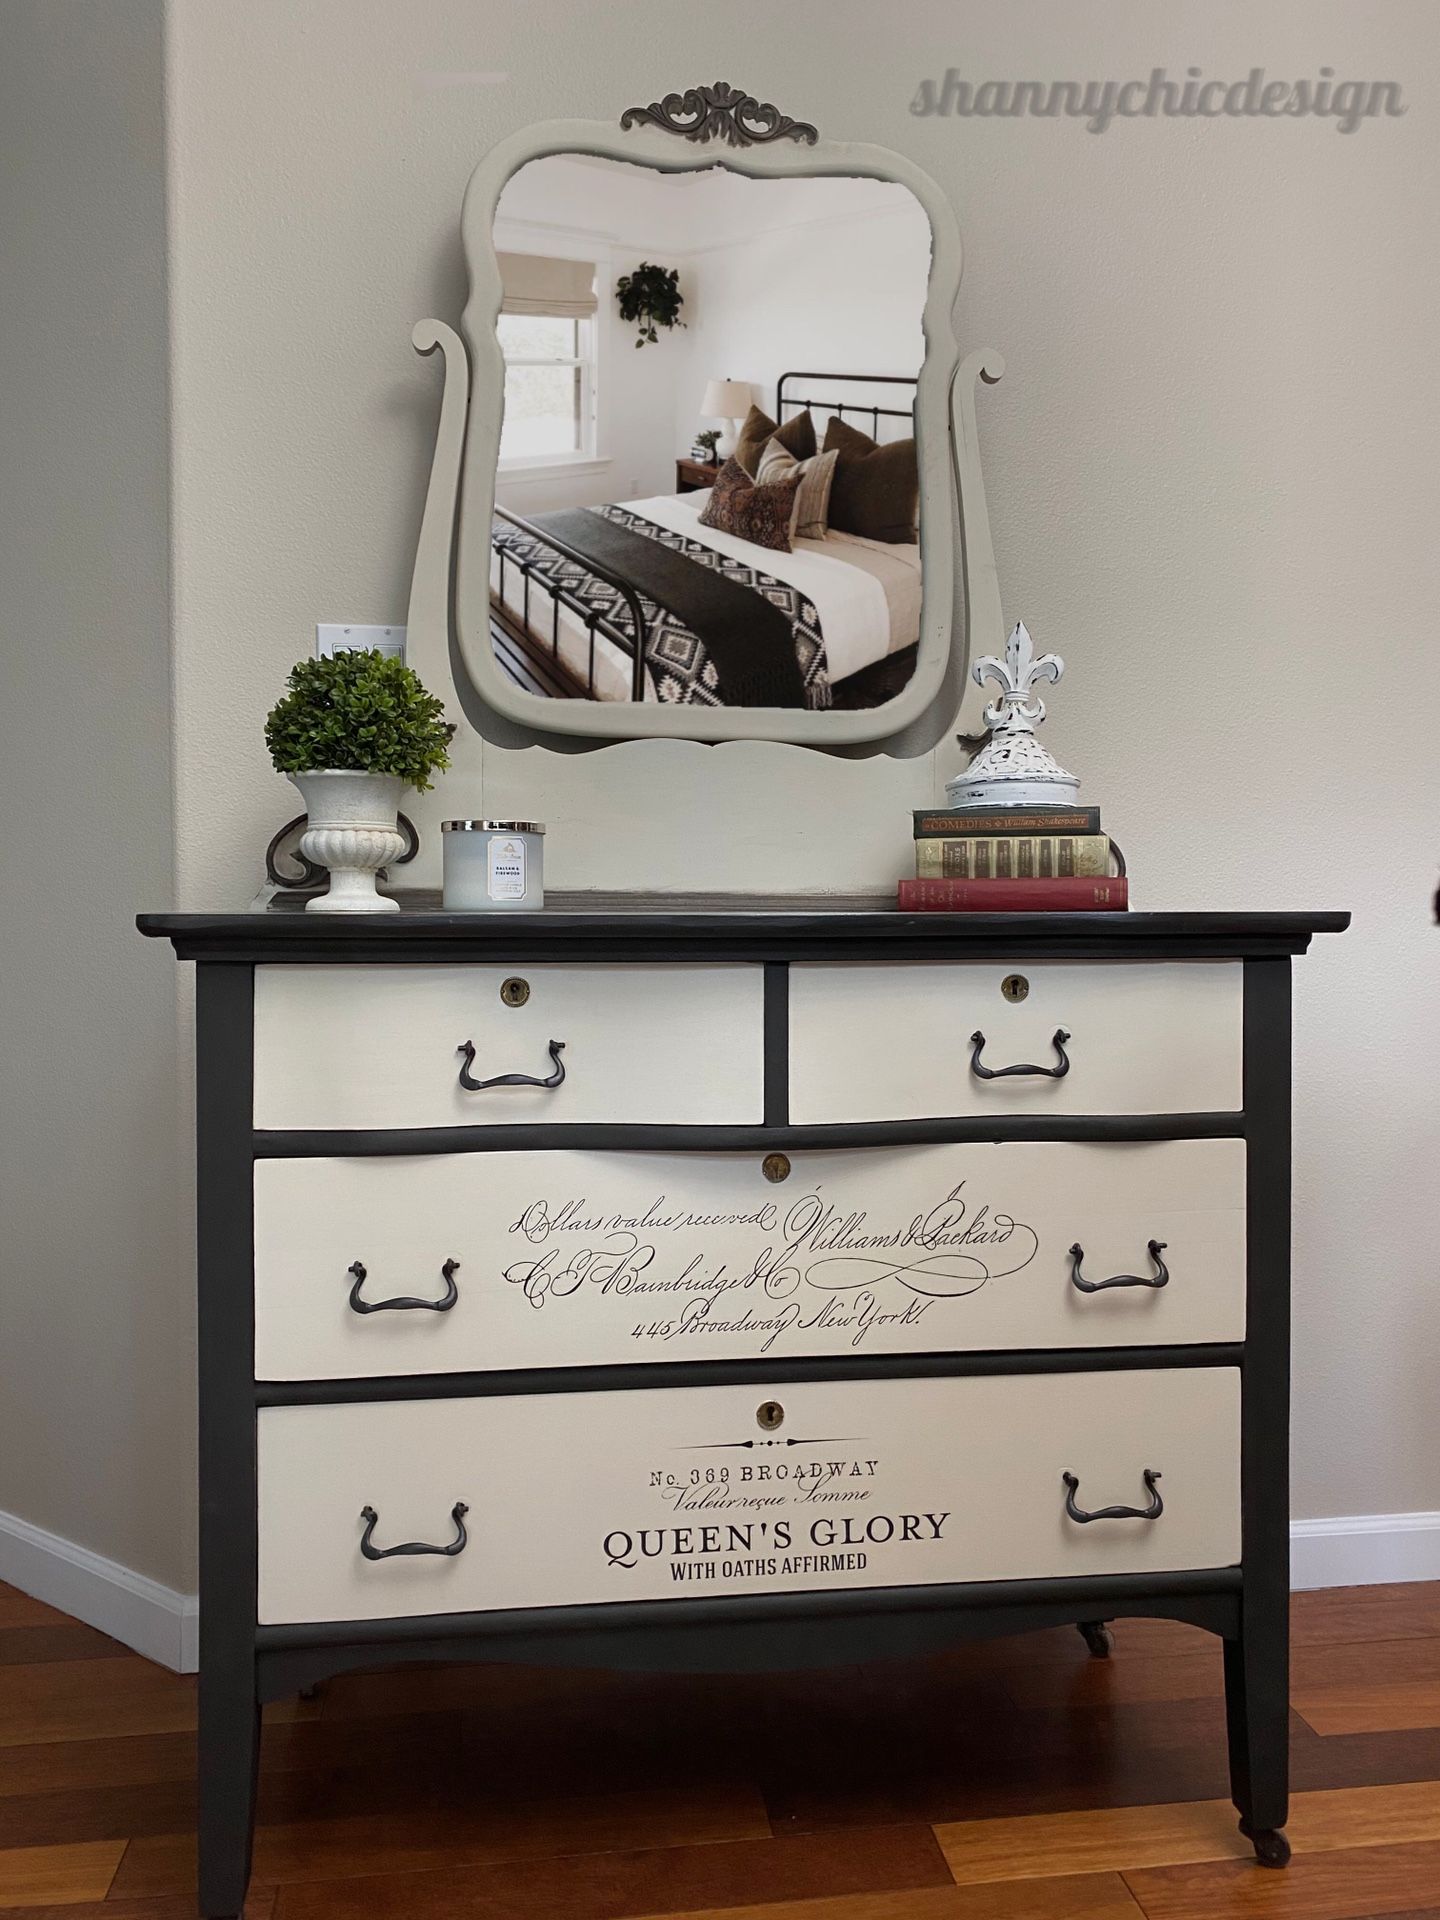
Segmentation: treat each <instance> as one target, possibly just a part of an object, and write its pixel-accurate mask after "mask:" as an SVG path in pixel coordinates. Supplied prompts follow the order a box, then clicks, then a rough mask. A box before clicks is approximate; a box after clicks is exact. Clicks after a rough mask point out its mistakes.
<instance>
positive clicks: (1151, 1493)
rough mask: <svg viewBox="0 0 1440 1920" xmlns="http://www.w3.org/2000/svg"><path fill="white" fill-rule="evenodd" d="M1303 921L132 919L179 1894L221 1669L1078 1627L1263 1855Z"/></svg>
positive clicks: (1273, 1838)
mask: <svg viewBox="0 0 1440 1920" xmlns="http://www.w3.org/2000/svg"><path fill="white" fill-rule="evenodd" d="M1346 918H1347V916H1345V915H1343V914H1334V913H1332V914H1293V913H1264V914H1229V913H1213V914H1205V913H1197V914H1168V913H1166V914H1145V913H1135V914H1109V915H1104V914H1098V915H1081V914H1074V915H1063V916H1062V915H1035V914H1030V915H1004V916H1000V915H986V916H963V915H962V916H957V917H953V918H951V917H947V916H943V915H930V916H915V917H911V916H904V915H900V914H898V913H893V912H890V913H884V912H873V911H871V912H857V911H844V910H837V911H833V912H825V911H795V912H791V911H735V912H726V913H714V912H677V911H666V910H662V909H661V908H660V907H658V906H657V905H655V904H654V903H652V904H651V906H650V907H648V908H647V907H646V906H645V904H644V903H643V902H639V901H636V902H635V903H633V908H632V910H631V911H628V912H627V911H606V912H596V911H588V912H570V911H563V910H562V911H548V912H545V913H542V914H523V915H511V916H506V917H499V916H493V915H491V916H486V915H457V914H445V913H442V912H438V911H437V912H419V911H406V912H402V913H399V914H396V915H393V916H389V917H386V916H372V917H369V918H357V919H350V920H345V919H340V918H338V917H337V918H318V917H317V916H315V915H306V914H303V913H294V912H276V911H271V912H268V913H255V914H233V915H214V916H209V915H155V916H147V917H145V918H144V919H142V921H141V926H142V929H143V930H144V931H145V932H146V933H149V934H154V935H162V936H166V937H168V938H170V939H171V940H172V941H173V942H174V945H175V948H176V951H177V952H178V954H179V956H180V958H181V959H182V960H187V961H194V962H195V963H196V964H197V973H198V1012H197V1020H198V1061H197V1072H198V1140H199V1240H200V1270H199V1287H200V1367H201V1400H200V1409H201V1615H200V1631H201V1647H202V1654H201V1662H202V1663H201V1676H200V1689H201V1695H200V1697H201V1796H202V1808H201V1898H202V1905H203V1910H204V1912H205V1914H206V1915H207V1916H212V1917H218V1916H222V1915H234V1914H238V1913H239V1912H240V1909H241V1907H242V1904H243V1900H244V1893H245V1886H246V1880H247V1875H248V1871H249V1851H250V1835H251V1828H252V1821H253V1791H254V1778H255V1765H256V1747H257V1735H258V1712H259V1705H260V1703H261V1702H262V1701H264V1700H267V1699H271V1698H274V1697H276V1696H277V1695H282V1694H284V1693H286V1692H290V1691H294V1690H296V1689H298V1688H302V1687H305V1686H307V1685H309V1684H312V1683H314V1682H315V1681H317V1680H319V1679H321V1678H323V1677H324V1676H326V1675H329V1674H334V1673H337V1672H340V1671H344V1670H348V1669H354V1668H359V1667H371V1666H380V1665H384V1664H388V1663H392V1662H397V1661H406V1660H427V1661H433V1660H437V1659H440V1660H450V1659H454V1660H470V1659H484V1660H500V1661H526V1662H554V1663H558V1664H570V1665H581V1664H583V1665H606V1664H611V1665H635V1664H640V1665H644V1666H648V1667H654V1668H676V1669H692V1670H700V1669H712V1670H724V1669H727V1668H740V1667H744V1668H756V1667H761V1668H763V1667H773V1668H784V1667H787V1666H797V1665H810V1664H815V1663H822V1662H838V1661H855V1660H866V1659H879V1658H883V1657H894V1656H899V1655H919V1654H923V1653H926V1652H929V1651H931V1650H936V1649H940V1648H943V1647H944V1646H945V1645H946V1644H947V1643H950V1642H953V1641H955V1640H956V1639H959V1638H962V1637H966V1636H985V1635H993V1634H998V1633H1010V1632H1014V1631H1016V1630H1017V1629H1021V1628H1028V1627H1040V1626H1050V1625H1055V1624H1057V1623H1065V1622H1074V1623H1076V1624H1077V1625H1079V1626H1081V1628H1082V1631H1084V1632H1085V1634H1086V1637H1087V1639H1088V1640H1089V1641H1090V1643H1091V1645H1092V1648H1093V1649H1094V1650H1095V1651H1096V1652H1097V1653H1103V1652H1104V1651H1105V1650H1106V1648H1107V1636H1106V1635H1105V1632H1104V1625H1103V1623H1104V1622H1105V1621H1107V1620H1108V1619H1110V1618H1112V1617H1113V1616H1115V1615H1118V1614H1154V1615H1164V1616H1167V1617H1170V1618H1173V1619H1180V1620H1186V1621H1190V1622H1193V1623H1194V1624H1196V1625H1198V1626H1200V1627H1203V1628H1206V1629H1208V1630H1210V1631H1212V1632H1214V1633H1216V1634H1218V1635H1220V1636H1222V1637H1223V1640H1224V1644H1225V1684H1226V1694H1227V1702H1228V1710H1229V1721H1230V1764H1231V1770H1232V1779H1233V1794H1234V1800H1235V1804H1236V1806H1237V1808H1238V1810H1239V1813H1240V1817H1241V1823H1242V1827H1243V1830H1244V1831H1245V1832H1246V1833H1247V1834H1248V1835H1249V1836H1250V1838H1251V1839H1252V1841H1253V1843H1254V1846H1255V1850H1256V1853H1257V1856H1258V1857H1259V1858H1260V1859H1261V1860H1262V1861H1264V1862H1265V1863H1267V1864H1272V1865H1273V1864H1279V1863H1281V1862H1283V1860H1284V1859H1285V1857H1286V1855H1287V1851H1288V1850H1287V1848H1286V1845H1285V1841H1284V1837H1283V1834H1282V1833H1281V1831H1280V1829H1281V1828H1282V1827H1283V1825H1284V1821H1285V1813H1286V1713H1287V1704H1286V1700H1287V1657H1286V1595H1287V1584H1288V1583H1287V1560H1288V1549H1287V1483H1286V1475H1287V1461H1286V1448H1287V1397H1288V1365H1289V1362H1288V1312H1289V1309H1288V1278H1289V1277H1288V1251H1289V1235H1290V1225H1289V1214H1290V1197H1289V1196H1290V1184H1289V1178H1290V1176H1289V1165H1288V1158H1289V1138H1290V1119H1289V1100H1290V1095H1289V1075H1290V1062H1289V1031H1290V1017H1289V1016H1290V991H1291V986H1290V968H1291V960H1292V957H1293V956H1295V955H1298V954H1301V953H1303V952H1304V951H1305V949H1306V947H1307V945H1308V943H1309V940H1310V937H1311V935H1312V934H1314V933H1316V932H1321V931H1339V930H1340V929H1341V928H1342V927H1343V926H1344V925H1345V924H1346Z"/></svg>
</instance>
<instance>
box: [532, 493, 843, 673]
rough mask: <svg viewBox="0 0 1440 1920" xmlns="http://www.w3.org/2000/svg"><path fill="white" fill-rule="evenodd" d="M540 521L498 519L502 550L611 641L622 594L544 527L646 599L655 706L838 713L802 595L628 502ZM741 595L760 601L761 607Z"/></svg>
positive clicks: (621, 612) (626, 625)
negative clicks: (524, 523)
mask: <svg viewBox="0 0 1440 1920" xmlns="http://www.w3.org/2000/svg"><path fill="white" fill-rule="evenodd" d="M594 522H598V523H600V524H598V525H596V524H591V523H594ZM531 524H532V525H533V526H534V527H535V528H536V529H537V530H538V533H532V532H530V531H529V530H528V529H526V528H522V527H517V526H513V525H512V524H511V523H510V522H509V521H507V520H501V519H497V520H496V521H495V524H494V542H495V546H496V547H497V548H503V549H504V550H505V551H506V552H507V553H508V554H510V555H511V556H512V557H513V558H514V559H515V560H516V561H524V562H525V563H526V564H527V565H528V566H529V568H530V569H531V573H532V576H533V577H535V578H538V579H540V580H542V581H545V582H546V583H553V584H555V585H556V586H563V587H564V588H565V589H566V591H567V592H568V593H570V594H571V595H573V596H574V598H575V599H576V600H578V601H579V602H580V603H581V604H582V605H583V606H584V607H585V609H586V610H587V611H588V612H593V613H596V614H598V615H599V617H600V618H601V619H602V620H604V621H605V622H606V624H607V627H608V629H609V631H610V632H611V633H612V634H616V633H618V634H623V635H625V636H626V637H627V638H628V636H629V633H630V627H631V621H630V614H629V610H628V608H627V606H626V604H625V601H624V598H623V596H622V595H621V594H620V592H619V591H618V590H617V589H616V588H615V587H613V586H612V585H611V584H610V583H609V582H608V581H605V580H601V579H599V578H597V577H596V576H595V575H594V574H592V573H590V572H588V571H587V569H586V568H585V567H584V566H583V565H582V564H581V563H580V562H579V561H576V560H572V559H571V558H570V557H569V556H568V555H565V554H561V553H557V552H556V551H555V549H554V548H553V547H549V546H547V545H546V544H545V540H544V538H543V535H544V533H545V531H546V529H547V528H548V529H549V531H550V532H552V533H553V534H554V535H555V536H556V537H558V538H560V539H563V540H565V541H566V542H567V544H569V545H570V546H573V547H576V548H577V549H578V550H580V551H582V552H585V553H587V554H589V555H591V556H592V557H593V558H594V559H596V560H597V561H600V562H602V563H604V564H606V565H608V566H609V567H610V569H611V571H612V572H616V573H620V574H621V575H622V576H623V577H624V578H625V579H627V580H628V581H629V582H630V583H631V585H632V586H633V587H634V588H635V589H636V591H637V592H638V593H639V595H640V603H641V606H642V608H643V609H644V612H645V617H646V622H647V625H648V630H649V641H648V645H647V648H646V655H645V657H646V662H647V665H648V666H649V669H650V674H651V678H652V680H653V682H654V685H655V692H656V697H657V698H658V699H660V700H663V701H666V702H668V703H670V704H672V705H679V706H685V705H692V706H710V707H724V706H791V707H809V708H815V709H823V708H827V707H829V706H830V704H831V693H830V678H829V673H828V671H827V666H826V660H825V642H824V637H823V635H822V634H821V631H820V618H819V615H818V613H817V611H816V608H815V605H814V602H813V601H811V600H809V599H807V598H806V596H805V595H804V594H803V593H801V591H800V590H799V588H797V587H792V586H787V585H786V583H785V582H784V581H783V580H777V579H775V578H774V576H773V575H771V574H768V573H765V572H763V571H762V570H761V569H760V568H759V567H756V566H752V565H751V564H750V563H749V562H748V561H745V560H737V559H734V558H732V557H731V556H729V555H726V554H719V553H716V552H715V551H714V549H713V548H711V547H707V546H705V545H704V544H703V542H701V541H699V540H692V539H690V538H689V537H688V535H686V534H683V533H676V532H675V531H674V530H673V529H671V528H669V527H662V526H659V525H657V524H656V522H654V521H653V520H647V519H645V518H644V517H643V516H642V515H640V514H638V513H634V512H632V511H631V509H630V508H628V507H623V506H604V507H589V508H580V509H573V510H570V511H566V512H560V513H549V514H537V515H535V516H533V519H532V522H531ZM642 541H643V542H645V543H654V545H655V546H657V547H659V548H661V549H666V550H668V551H666V552H665V554H664V555H663V557H662V554H661V553H659V552H655V553H653V554H652V556H651V562H650V563H648V564H647V560H646V552H645V547H644V545H642V544H640V543H641V542H642ZM671 556H680V557H682V558H683V560H684V561H691V562H694V563H695V566H696V567H697V568H698V569H704V570H705V571H706V572H708V573H709V575H710V576H711V579H710V580H709V581H708V582H707V581H706V579H705V578H704V577H703V575H702V574H701V573H699V572H697V573H696V574H695V575H694V576H693V577H690V576H689V575H688V574H687V573H685V572H682V571H678V570H677V569H676V567H675V563H674V560H673V559H672V558H671ZM742 594H743V595H746V596H748V595H749V594H755V595H758V596H760V598H761V600H762V601H763V602H764V603H765V604H764V606H763V608H756V607H755V606H754V604H753V602H747V599H746V598H742V597H741V595H742ZM667 603H668V604H667ZM697 626H698V627H700V628H701V629H702V630H703V635H704V637H702V633H701V632H697V631H696V628H697ZM707 642H708V644H707Z"/></svg>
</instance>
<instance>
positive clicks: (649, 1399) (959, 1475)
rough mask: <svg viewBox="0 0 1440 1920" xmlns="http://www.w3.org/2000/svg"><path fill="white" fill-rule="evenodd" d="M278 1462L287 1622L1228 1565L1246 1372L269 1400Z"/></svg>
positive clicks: (276, 1584)
mask: <svg viewBox="0 0 1440 1920" xmlns="http://www.w3.org/2000/svg"><path fill="white" fill-rule="evenodd" d="M1147 1468H1148V1469H1152V1470H1154V1471H1155V1472H1158V1474H1159V1476H1160V1478H1159V1480H1158V1483H1157V1484H1156V1485H1155V1486H1154V1487H1153V1488H1151V1487H1148V1486H1147V1485H1146V1483H1145V1479H1144V1474H1145V1470H1146V1469H1147ZM259 1474H260V1488H259V1491H260V1500H259V1528H260V1538H259V1545H260V1619H261V1621H262V1622H267V1623H275V1622H280V1621H310V1620H317V1621H318V1620H363V1619H381V1618H394V1617H397V1616H404V1615H409V1614H427V1613H464V1612H471V1611H480V1612H483V1611H486V1610H489V1609H493V1608H501V1607H546V1606H563V1605H571V1604H575V1603H584V1602H591V1601H611V1600H654V1599H661V1598H664V1597H666V1596H675V1595H684V1594H694V1593H705V1594H711V1595H715V1594H741V1593H764V1592H783V1591H804V1590H814V1589H825V1588H830V1587H889V1586H923V1585H930V1584H933V1583H934V1582H937V1581H970V1580H1003V1579H1033V1578H1048V1577H1053V1576H1056V1575H1067V1574H1104V1573H1141V1572H1147V1573H1153V1572H1160V1571H1173V1570H1176V1569H1180V1568H1196V1567H1217V1566H1228V1565H1232V1564H1234V1563H1235V1562H1236V1561H1237V1560H1238V1559H1239V1557H1240V1377H1239V1374H1238V1372H1237V1371H1235V1370H1234V1369H1233V1368H1218V1367H1217V1368H1186V1369H1182V1370H1175V1371H1169V1372H1138V1371H1137V1372H1121V1373H1094V1374H1031V1375H1022V1376H1019V1377H1014V1376H1011V1377H989V1378H981V1379H963V1380H956V1379H947V1380H857V1381H843V1382H824V1383H817V1382H810V1383H805V1384H801V1385H794V1386H770V1387H756V1386H753V1385H741V1386H727V1387H696V1388H686V1389H637V1390H635V1391H633V1392H623V1393H551V1394H530V1395H524V1396H519V1395H516V1396H508V1397H496V1398H493V1399H492V1398H485V1399H473V1400H429V1401H385V1402H379V1403H372V1404H368V1405H358V1404H357V1405H353V1406H322V1407H270V1408H266V1409H264V1410H263V1411H262V1412H261V1414H260V1419H259ZM1066 1474H1068V1475H1071V1476H1073V1478H1074V1479H1075V1481H1076V1482H1077V1483H1078V1484H1077V1485H1076V1486H1075V1487H1074V1488H1073V1489H1072V1488H1067V1485H1066V1482H1065V1480H1064V1479H1063V1478H1062V1476H1063V1475H1066ZM1067 1493H1068V1494H1069V1495H1070V1496H1071V1499H1072V1504H1073V1507H1074V1514H1073V1515H1072V1514H1068V1513H1067V1511H1066V1500H1067ZM1154 1493H1158V1495H1159V1500H1158V1501H1155V1500H1153V1499H1152V1494H1154ZM1155 1505H1163V1511H1161V1512H1160V1513H1159V1514H1158V1515H1155V1517H1147V1518H1139V1517H1135V1518H1095V1519H1094V1520H1092V1521H1082V1520H1080V1519H1079V1518H1077V1517H1075V1515H1078V1514H1081V1513H1093V1512H1094V1511H1095V1510H1096V1509H1099V1508H1104V1507H1112V1506H1124V1507H1137V1508H1145V1509H1149V1508H1152V1507H1153V1506H1155ZM412 1545H418V1546H420V1547H422V1548H446V1547H448V1548H449V1549H450V1550H449V1552H446V1553H442V1552H436V1551H421V1552H418V1553H417V1552H411V1551H405V1552H398V1553H397V1552H395V1551H394V1550H395V1549H396V1548H397V1547H407V1546H412ZM367 1549H368V1551H367ZM375 1555H379V1556H381V1557H378V1558H376V1557H372V1556H375Z"/></svg>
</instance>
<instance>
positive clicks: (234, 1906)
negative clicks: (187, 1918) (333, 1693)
mask: <svg viewBox="0 0 1440 1920" xmlns="http://www.w3.org/2000/svg"><path fill="white" fill-rule="evenodd" d="M245 1668H246V1671H245V1672H244V1673H237V1672H229V1673H224V1672H222V1673H220V1674H218V1675H214V1676H212V1677H207V1675H206V1673H205V1671H204V1668H203V1667H202V1669H201V1674H200V1750H199V1762H200V1766H199V1771H200V1912H201V1914H202V1915H203V1917H204V1920H236V1916H238V1915H239V1914H240V1913H242V1912H243V1910H244V1906H245V1889H246V1887H247V1886H248V1885H249V1883H250V1851H251V1844H252V1841H253V1838H254V1833H255V1782H256V1775H257V1773H258V1771H259V1765H260V1708H259V1706H258V1704H257V1702H256V1698H255V1666H254V1662H253V1660H250V1661H246V1662H245Z"/></svg>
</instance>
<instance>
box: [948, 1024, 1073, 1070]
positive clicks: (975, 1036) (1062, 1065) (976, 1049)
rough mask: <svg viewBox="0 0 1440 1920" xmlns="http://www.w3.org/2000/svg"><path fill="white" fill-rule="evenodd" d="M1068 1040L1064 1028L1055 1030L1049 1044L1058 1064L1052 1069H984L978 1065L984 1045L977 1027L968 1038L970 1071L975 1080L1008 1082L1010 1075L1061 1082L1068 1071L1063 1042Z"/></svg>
mask: <svg viewBox="0 0 1440 1920" xmlns="http://www.w3.org/2000/svg"><path fill="white" fill-rule="evenodd" d="M1069 1038H1070V1036H1069V1034H1068V1033H1067V1032H1066V1031H1065V1029H1064V1027H1057V1028H1056V1029H1055V1037H1054V1039H1053V1040H1052V1041H1051V1042H1050V1044H1051V1046H1052V1047H1054V1049H1055V1051H1056V1053H1057V1054H1058V1055H1059V1060H1058V1063H1057V1064H1056V1065H1055V1066H1053V1067H1029V1066H1018V1067H985V1066H982V1065H981V1064H980V1052H981V1049H982V1048H983V1047H984V1045H985V1036H984V1034H983V1033H981V1032H980V1030H979V1028H978V1027H977V1028H976V1030H975V1032H974V1033H972V1034H971V1036H970V1046H971V1054H970V1071H971V1072H972V1073H973V1074H974V1076H975V1078H976V1079H977V1080H1008V1079H1009V1078H1010V1076H1011V1075H1012V1074H1018V1073H1031V1074H1039V1075H1041V1076H1042V1077H1043V1078H1044V1079H1046V1080H1063V1079H1064V1078H1065V1076H1066V1074H1067V1073H1069V1071H1070V1056H1069V1054H1068V1053H1066V1051H1065V1042H1066V1041H1067V1040H1068V1039H1069Z"/></svg>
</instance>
